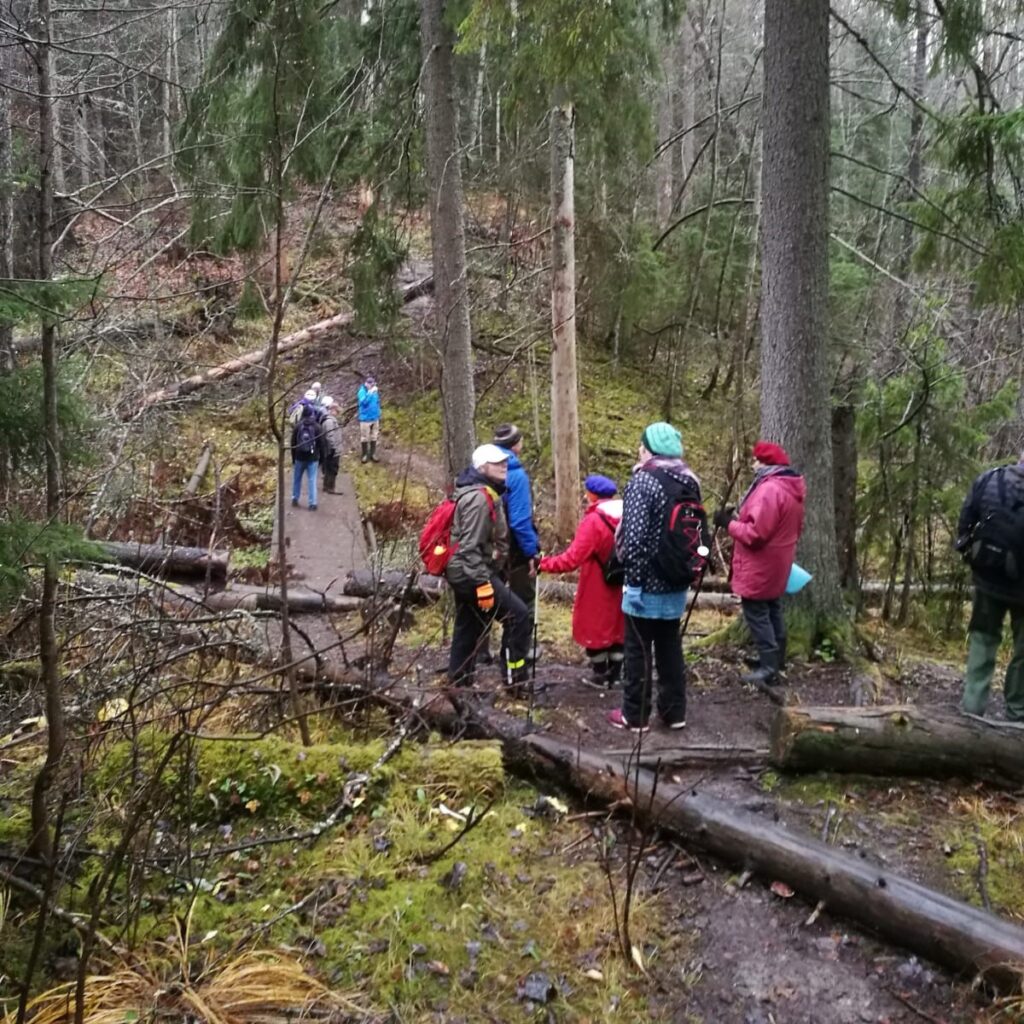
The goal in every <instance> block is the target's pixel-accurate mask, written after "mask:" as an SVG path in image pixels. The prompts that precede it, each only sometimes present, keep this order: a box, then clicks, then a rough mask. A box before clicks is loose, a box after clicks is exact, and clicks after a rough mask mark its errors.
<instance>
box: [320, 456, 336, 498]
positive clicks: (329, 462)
mask: <svg viewBox="0 0 1024 1024" xmlns="http://www.w3.org/2000/svg"><path fill="white" fill-rule="evenodd" d="M321 465H322V466H323V467H324V487H325V488H326V489H327V490H328V491H333V490H334V482H335V481H336V480H337V479H338V470H339V469H340V468H341V459H340V458H339V457H338V456H337V455H328V456H326V457H325V458H324V460H323V462H322V463H321Z"/></svg>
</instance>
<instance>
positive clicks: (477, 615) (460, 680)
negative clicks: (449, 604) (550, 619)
mask: <svg viewBox="0 0 1024 1024" xmlns="http://www.w3.org/2000/svg"><path fill="white" fill-rule="evenodd" d="M491 585H492V586H493V587H494V608H493V609H492V610H491V611H489V612H485V611H481V610H480V608H479V607H478V606H477V603H476V589H475V588H473V587H469V588H465V589H464V588H461V587H458V588H456V587H453V588H452V592H453V594H454V595H455V626H454V628H453V629H452V649H451V653H450V655H449V659H448V680H449V682H451V683H452V684H453V685H455V686H472V685H473V681H474V669H475V666H476V655H477V651H478V650H479V649H480V647H481V646H482V645H483V643H484V642H485V638H486V636H487V630H488V629H489V628H490V625H491V623H492V622H493V621H494V620H495V619H497V620H498V621H499V622H502V623H504V626H505V634H504V639H503V641H502V647H503V648H505V647H506V646H507V650H508V662H509V664H510V665H512V666H514V667H520V668H521V667H522V664H523V663H524V662H525V659H526V653H527V650H528V649H529V646H530V633H531V631H532V629H533V620H532V619H531V617H530V613H529V611H528V610H527V608H526V605H525V604H523V602H522V601H521V600H520V599H519V598H518V597H516V595H515V594H513V593H512V591H511V590H510V589H509V588H508V587H507V586H506V585H505V584H504V583H503V582H502V581H501V580H500V579H498V577H497V576H494V577H493V578H492V579H491Z"/></svg>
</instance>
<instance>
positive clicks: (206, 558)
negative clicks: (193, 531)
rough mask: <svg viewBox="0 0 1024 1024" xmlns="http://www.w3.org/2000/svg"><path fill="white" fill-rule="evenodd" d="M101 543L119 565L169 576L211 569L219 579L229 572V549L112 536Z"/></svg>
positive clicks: (102, 547) (108, 554)
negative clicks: (130, 540) (150, 542)
mask: <svg viewBox="0 0 1024 1024" xmlns="http://www.w3.org/2000/svg"><path fill="white" fill-rule="evenodd" d="M99 546H100V548H101V549H102V550H103V553H104V554H105V555H106V556H107V558H109V559H110V560H111V561H112V562H116V563H117V564H118V565H126V566H129V567H130V568H132V569H138V570H139V571H140V572H152V573H160V574H162V575H169V576H205V575H206V574H207V573H209V574H210V575H211V576H212V577H214V578H215V579H216V578H223V577H224V576H226V575H227V571H228V558H229V557H230V553H229V552H227V551H214V550H209V549H207V548H178V547H164V546H163V545H162V544H136V543H129V542H122V541H112V540H108V541H103V542H102V543H101V544H100V545H99Z"/></svg>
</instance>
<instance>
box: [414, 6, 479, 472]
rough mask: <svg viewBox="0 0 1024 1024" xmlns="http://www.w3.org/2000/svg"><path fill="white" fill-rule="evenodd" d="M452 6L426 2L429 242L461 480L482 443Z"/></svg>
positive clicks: (448, 424) (446, 402) (451, 462)
mask: <svg viewBox="0 0 1024 1024" xmlns="http://www.w3.org/2000/svg"><path fill="white" fill-rule="evenodd" d="M445 8H446V0H420V37H421V43H422V48H423V91H424V102H425V109H424V122H425V135H426V149H427V181H428V194H429V198H430V245H431V252H432V254H433V260H434V282H435V285H434V295H435V299H436V301H435V317H436V330H437V334H438V341H439V348H440V352H441V394H442V402H443V420H444V422H443V428H444V455H445V467H446V469H447V472H448V477H449V479H454V477H455V476H456V474H458V473H459V472H461V471H462V470H463V469H464V468H465V467H466V466H467V465H468V464H469V461H470V456H471V455H472V453H473V448H474V447H475V444H476V441H475V437H476V430H475V425H474V417H475V414H476V393H475V386H474V382H473V351H472V348H471V337H472V336H471V327H470V321H469V291H468V287H467V280H466V235H465V226H464V224H463V209H464V204H463V196H462V167H461V162H462V160H461V154H460V150H459V142H458V103H457V99H456V82H455V68H454V63H455V62H454V56H453V52H452V47H453V45H454V34H453V32H452V30H451V28H450V27H449V26H448V24H447V23H446V13H445Z"/></svg>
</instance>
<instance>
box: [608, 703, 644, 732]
mask: <svg viewBox="0 0 1024 1024" xmlns="http://www.w3.org/2000/svg"><path fill="white" fill-rule="evenodd" d="M604 718H605V721H606V722H607V723H608V724H609V725H610V726H611V727H612V728H613V729H625V730H626V731H627V732H650V731H651V727H650V726H649V725H633V724H632V723H631V722H627V721H626V716H625V715H624V714H623V713H622V708H616V709H615V710H614V711H609V712H608V714H607V715H605V716H604Z"/></svg>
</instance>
